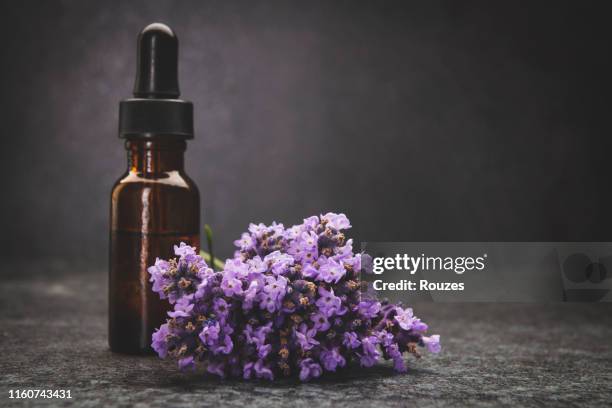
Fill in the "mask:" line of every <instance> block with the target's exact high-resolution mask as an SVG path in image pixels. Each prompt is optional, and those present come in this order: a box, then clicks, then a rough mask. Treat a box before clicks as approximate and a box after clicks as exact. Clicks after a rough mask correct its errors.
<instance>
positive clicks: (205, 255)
mask: <svg viewBox="0 0 612 408" xmlns="http://www.w3.org/2000/svg"><path fill="white" fill-rule="evenodd" d="M200 256H201V257H202V258H204V260H205V261H206V263H207V264H208V265H209V266H210V267H211V268H213V269H215V270H217V271H222V270H223V266H224V265H225V263H224V262H223V261H222V260H220V259H219V258H213V262H211V261H210V254H209V253H208V252H206V251H200Z"/></svg>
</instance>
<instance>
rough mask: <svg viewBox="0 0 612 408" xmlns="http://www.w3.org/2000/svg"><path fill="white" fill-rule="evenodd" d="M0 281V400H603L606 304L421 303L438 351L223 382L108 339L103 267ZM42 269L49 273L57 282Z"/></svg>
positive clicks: (608, 348)
mask: <svg viewBox="0 0 612 408" xmlns="http://www.w3.org/2000/svg"><path fill="white" fill-rule="evenodd" d="M45 268H56V269H60V270H61V269H63V268H65V265H61V264H59V265H50V266H49V265H46V266H45V267H43V268H39V269H37V270H32V271H31V270H28V271H24V272H23V273H21V274H20V275H21V277H20V278H18V279H13V280H4V281H3V282H1V283H0V343H1V344H2V353H1V354H0V368H1V374H2V375H1V379H0V391H1V394H0V406H2V405H5V404H8V405H15V406H24V405H28V404H30V405H38V404H43V403H47V404H57V405H63V404H65V405H76V406H85V407H86V406H101V405H111V404H112V405H119V406H121V405H124V406H128V405H136V406H143V407H144V406H154V407H155V406H160V407H161V406H173V407H180V406H192V405H197V406H249V407H252V406H287V407H300V406H308V407H313V406H314V407H325V406H355V405H358V406H381V407H385V406H412V405H418V406H456V405H469V406H516V405H521V406H524V405H533V406H535V405H538V406H540V405H554V406H559V405H569V406H584V405H587V404H588V405H600V406H603V405H608V406H609V403H610V401H611V400H612V317H611V316H612V304H553V305H520V304H496V305H488V304H457V305H453V304H421V305H417V306H416V307H415V308H416V311H417V313H418V315H419V316H421V317H422V318H423V319H424V320H426V321H427V322H429V323H430V324H431V327H432V330H433V331H434V332H437V333H440V334H441V335H442V339H443V352H442V353H441V354H440V355H437V356H431V355H426V356H425V358H422V359H420V360H418V361H412V362H411V367H412V368H411V370H410V372H409V373H407V374H405V375H395V374H394V373H393V372H392V370H391V369H390V367H389V366H388V365H380V366H378V367H376V368H374V369H369V370H360V369H352V370H349V371H348V372H346V373H343V374H341V375H336V376H334V377H332V378H328V379H326V380H321V381H315V382H311V383H308V384H300V383H299V382H297V381H280V382H275V383H267V382H246V381H220V380H216V379H213V378H207V377H204V376H203V375H201V374H199V373H189V374H183V373H180V372H178V371H177V369H176V367H175V365H174V363H173V362H171V361H168V362H166V361H160V360H159V359H157V358H156V357H128V356H121V355H115V354H112V353H111V352H109V351H108V349H107V344H106V275H105V273H104V271H101V270H98V271H97V272H91V271H84V272H80V273H78V271H75V270H74V268H72V270H73V272H72V273H71V274H60V275H61V277H57V276H58V273H57V272H58V271H55V273H53V274H51V273H49V274H47V273H45V272H46V271H45ZM45 276H55V277H54V278H50V277H45ZM23 388H46V389H49V388H51V389H70V390H71V391H72V395H73V399H72V400H71V401H61V400H53V401H42V400H37V401H11V400H9V399H8V390H9V389H23Z"/></svg>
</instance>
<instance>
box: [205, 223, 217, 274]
mask: <svg viewBox="0 0 612 408" xmlns="http://www.w3.org/2000/svg"><path fill="white" fill-rule="evenodd" d="M204 234H206V244H207V246H208V254H209V256H210V259H214V258H215V253H214V252H213V239H212V228H210V225H208V224H204ZM209 265H210V266H211V268H213V271H214V270H215V269H216V268H215V263H214V262H212V263H209Z"/></svg>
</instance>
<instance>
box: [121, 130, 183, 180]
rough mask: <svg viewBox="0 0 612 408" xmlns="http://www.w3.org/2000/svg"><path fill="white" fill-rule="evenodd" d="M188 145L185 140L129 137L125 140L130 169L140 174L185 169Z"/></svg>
mask: <svg viewBox="0 0 612 408" xmlns="http://www.w3.org/2000/svg"><path fill="white" fill-rule="evenodd" d="M186 147H187V143H186V142H185V141H184V140H155V139H153V140H138V139H132V140H130V139H128V140H127V141H126V142H125V148H126V150H127V153H128V171H130V172H133V173H139V174H155V173H165V172H169V171H183V169H184V165H185V159H184V153H185V149H186Z"/></svg>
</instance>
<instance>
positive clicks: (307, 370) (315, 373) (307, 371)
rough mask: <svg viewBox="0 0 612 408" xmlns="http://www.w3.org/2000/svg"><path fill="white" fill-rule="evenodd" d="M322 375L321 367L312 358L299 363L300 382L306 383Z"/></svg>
mask: <svg viewBox="0 0 612 408" xmlns="http://www.w3.org/2000/svg"><path fill="white" fill-rule="evenodd" d="M322 373H323V370H322V369H321V366H320V365H319V364H317V363H315V362H314V360H313V359H312V358H306V359H304V360H302V361H301V362H300V380H302V381H308V380H310V379H311V378H317V377H320V376H321V374H322Z"/></svg>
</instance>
